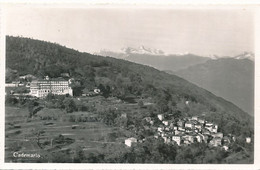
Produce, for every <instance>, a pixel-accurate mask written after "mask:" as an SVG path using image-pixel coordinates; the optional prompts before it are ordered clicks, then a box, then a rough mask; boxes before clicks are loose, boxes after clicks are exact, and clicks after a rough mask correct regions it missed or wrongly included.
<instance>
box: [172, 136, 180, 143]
mask: <svg viewBox="0 0 260 170" xmlns="http://www.w3.org/2000/svg"><path fill="white" fill-rule="evenodd" d="M172 141H175V142H176V143H177V145H180V144H181V137H180V136H176V135H175V136H172Z"/></svg>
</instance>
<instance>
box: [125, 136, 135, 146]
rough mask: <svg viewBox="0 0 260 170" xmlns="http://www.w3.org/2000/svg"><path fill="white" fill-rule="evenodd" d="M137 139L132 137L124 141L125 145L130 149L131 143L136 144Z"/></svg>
mask: <svg viewBox="0 0 260 170" xmlns="http://www.w3.org/2000/svg"><path fill="white" fill-rule="evenodd" d="M136 142H137V139H136V138H134V137H132V138H128V139H126V140H125V145H126V146H128V147H131V146H132V144H133V143H136Z"/></svg>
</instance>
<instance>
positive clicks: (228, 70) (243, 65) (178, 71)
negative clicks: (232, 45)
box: [97, 46, 254, 115]
mask: <svg viewBox="0 0 260 170" xmlns="http://www.w3.org/2000/svg"><path fill="white" fill-rule="evenodd" d="M97 54H99V55H102V56H111V57H115V58H123V59H125V60H129V61H132V62H136V63H140V64H144V65H148V66H152V67H154V68H157V69H159V70H163V71H166V72H167V73H169V74H175V75H178V76H180V77H182V78H184V79H187V80H189V81H190V82H192V83H195V84H196V85H198V86H200V87H203V88H205V89H207V90H209V91H210V92H212V93H214V94H216V95H217V96H220V97H223V98H225V99H227V100H228V101H231V102H233V103H234V104H236V105H237V106H239V107H240V108H242V109H243V110H244V111H246V112H248V113H250V114H251V115H253V113H254V107H253V103H254V54H253V53H252V52H244V53H242V54H239V55H236V56H233V57H230V56H218V55H210V56H206V57H205V56H199V55H195V54H191V53H188V52H185V53H182V54H166V53H164V52H163V51H162V50H158V49H151V48H146V47H144V46H140V47H139V48H132V47H127V48H123V49H121V50H120V51H118V52H112V51H109V50H101V51H100V52H99V53H97Z"/></svg>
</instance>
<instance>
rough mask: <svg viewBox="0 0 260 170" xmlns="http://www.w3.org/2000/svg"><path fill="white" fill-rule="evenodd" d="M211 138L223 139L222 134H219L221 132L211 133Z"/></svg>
mask: <svg viewBox="0 0 260 170" xmlns="http://www.w3.org/2000/svg"><path fill="white" fill-rule="evenodd" d="M211 136H212V137H213V138H217V137H219V138H221V139H222V138H223V133H221V132H219V133H212V134H211Z"/></svg>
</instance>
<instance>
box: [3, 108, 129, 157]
mask: <svg viewBox="0 0 260 170" xmlns="http://www.w3.org/2000/svg"><path fill="white" fill-rule="evenodd" d="M5 112H6V113H5V115H6V117H5V161H6V162H37V161H39V160H37V159H36V158H29V159H27V158H21V159H18V158H14V157H13V153H14V152H19V153H38V154H40V155H41V158H42V159H47V158H48V157H49V154H50V153H52V152H58V151H61V150H68V149H70V150H75V149H76V148H77V147H80V148H81V149H82V150H83V151H84V152H85V153H90V152H96V151H100V150H102V147H103V146H104V144H106V143H109V144H111V143H112V144H115V145H117V144H119V143H122V142H123V141H124V140H123V139H124V138H125V137H126V136H125V134H126V135H127V134H128V133H129V132H126V131H125V130H123V129H120V128H113V127H108V126H106V125H105V124H103V123H101V122H97V121H96V122H70V121H68V119H66V118H67V117H69V116H79V115H80V116H90V115H92V113H89V112H73V113H65V112H64V111H62V110H60V109H47V108H44V109H42V110H41V111H39V112H38V113H37V114H36V115H35V116H34V117H33V118H30V119H28V109H27V108H26V107H25V108H18V107H6V109H5ZM43 115H55V116H56V117H55V116H54V117H55V118H54V119H48V120H43V119H42V118H41V117H40V116H43ZM113 132H117V133H120V134H121V136H117V137H118V138H117V139H112V140H111V139H110V138H109V137H108V136H109V134H111V133H113ZM59 135H62V136H64V137H65V138H69V139H72V140H73V143H70V144H64V145H58V144H52V140H53V139H54V138H57V137H58V136H59ZM39 143H40V145H39Z"/></svg>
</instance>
